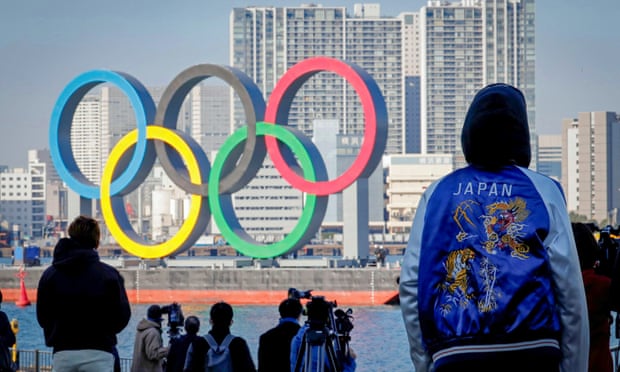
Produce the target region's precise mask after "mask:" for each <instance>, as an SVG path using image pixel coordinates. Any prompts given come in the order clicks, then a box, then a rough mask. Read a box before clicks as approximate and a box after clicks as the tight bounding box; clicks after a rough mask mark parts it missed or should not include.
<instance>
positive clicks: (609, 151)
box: [562, 111, 620, 226]
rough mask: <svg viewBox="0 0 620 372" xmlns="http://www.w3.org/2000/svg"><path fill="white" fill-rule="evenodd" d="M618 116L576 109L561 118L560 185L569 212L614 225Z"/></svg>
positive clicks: (619, 179)
mask: <svg viewBox="0 0 620 372" xmlns="http://www.w3.org/2000/svg"><path fill="white" fill-rule="evenodd" d="M618 143H620V116H619V115H618V114H617V113H615V112H604V111H598V112H580V113H579V115H578V116H577V118H574V119H564V120H563V121H562V147H563V150H562V187H563V188H564V192H565V194H566V199H567V206H568V210H569V211H570V212H574V213H576V214H578V215H581V216H584V217H586V218H587V219H588V220H594V221H596V222H598V223H599V224H602V225H606V224H612V225H614V226H615V225H616V224H617V223H618V208H619V207H620V171H618V169H617V167H615V166H614V165H615V164H618V162H620V146H618Z"/></svg>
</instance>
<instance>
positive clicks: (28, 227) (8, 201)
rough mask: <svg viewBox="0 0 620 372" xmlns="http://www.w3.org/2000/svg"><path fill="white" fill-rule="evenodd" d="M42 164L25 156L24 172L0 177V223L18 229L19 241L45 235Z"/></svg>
mask: <svg viewBox="0 0 620 372" xmlns="http://www.w3.org/2000/svg"><path fill="white" fill-rule="evenodd" d="M45 168H46V166H45V163H43V162H40V161H39V159H37V158H36V152H33V151H29V153H28V169H24V168H13V169H5V170H4V171H3V172H2V173H0V223H3V224H6V225H8V227H10V228H11V231H13V230H15V228H16V229H18V230H19V231H20V233H21V237H22V238H23V239H25V238H28V239H36V238H42V237H43V236H44V235H45V227H46V219H45V216H46V210H45V193H46V190H45V173H46V172H45Z"/></svg>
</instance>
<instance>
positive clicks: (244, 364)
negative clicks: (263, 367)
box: [230, 337, 256, 372]
mask: <svg viewBox="0 0 620 372" xmlns="http://www.w3.org/2000/svg"><path fill="white" fill-rule="evenodd" d="M232 342H234V343H235V354H234V357H233V358H232V367H233V371H247V372H256V367H255V366H254V361H253V360H252V355H251V354H250V348H249V347H248V344H247V343H246V342H245V340H244V339H243V338H241V337H235V339H234V340H233V341H232ZM232 342H231V345H230V347H231V349H232V347H233V345H232ZM231 354H232V350H231Z"/></svg>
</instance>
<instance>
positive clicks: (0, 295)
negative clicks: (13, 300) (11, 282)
mask: <svg viewBox="0 0 620 372" xmlns="http://www.w3.org/2000/svg"><path fill="white" fill-rule="evenodd" d="M1 303H2V290H0V304H1Z"/></svg>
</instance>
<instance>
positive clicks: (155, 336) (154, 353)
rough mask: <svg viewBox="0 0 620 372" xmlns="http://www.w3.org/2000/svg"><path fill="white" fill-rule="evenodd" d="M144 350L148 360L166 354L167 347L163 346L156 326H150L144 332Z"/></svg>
mask: <svg viewBox="0 0 620 372" xmlns="http://www.w3.org/2000/svg"><path fill="white" fill-rule="evenodd" d="M144 352H145V354H146V358H147V359H149V360H160V359H162V358H164V357H165V356H166V355H168V348H167V347H164V346H163V343H162V341H161V334H160V333H159V331H158V330H157V329H156V328H150V329H149V330H147V331H146V332H145V334H144Z"/></svg>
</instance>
